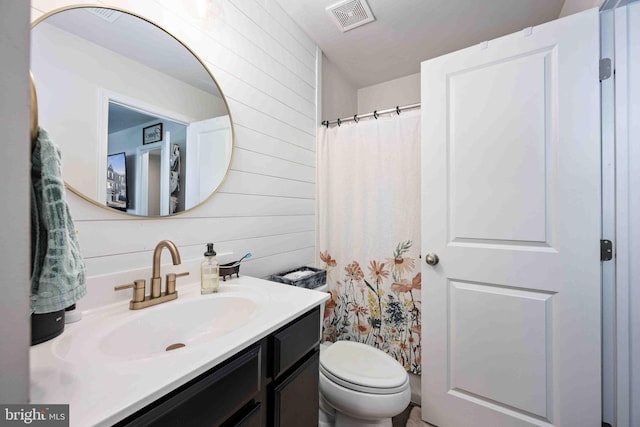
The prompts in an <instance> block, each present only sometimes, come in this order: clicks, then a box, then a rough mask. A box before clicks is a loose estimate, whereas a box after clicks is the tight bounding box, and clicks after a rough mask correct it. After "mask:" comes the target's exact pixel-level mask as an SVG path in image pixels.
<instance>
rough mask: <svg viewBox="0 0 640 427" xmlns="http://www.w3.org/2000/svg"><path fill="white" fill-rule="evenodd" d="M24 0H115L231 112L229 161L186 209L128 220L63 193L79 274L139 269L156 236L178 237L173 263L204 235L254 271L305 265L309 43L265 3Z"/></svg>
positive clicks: (310, 200)
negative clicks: (162, 35) (188, 52)
mask: <svg viewBox="0 0 640 427" xmlns="http://www.w3.org/2000/svg"><path fill="white" fill-rule="evenodd" d="M31 3H32V8H31V13H32V17H31V18H32V21H33V20H35V19H37V18H38V17H40V16H41V15H43V14H44V13H47V12H50V11H52V10H54V9H57V8H59V7H64V6H68V5H71V4H82V3H85V4H94V5H95V4H103V5H105V6H115V7H119V8H123V9H126V10H130V11H132V12H134V13H136V14H138V15H141V16H144V17H145V18H147V19H149V20H151V21H152V22H155V23H157V24H159V25H160V26H162V27H164V28H165V29H166V30H167V31H169V32H170V33H171V34H173V35H174V36H175V37H177V38H178V39H180V40H181V41H183V42H184V43H185V44H186V45H188V46H189V47H190V48H191V49H192V50H193V51H194V52H195V53H196V54H197V55H198V56H199V57H200V59H201V60H202V61H203V62H205V64H206V66H207V67H208V68H209V70H210V71H211V73H212V74H213V75H214V76H215V78H216V80H217V81H218V84H219V85H220V87H221V88H222V91H223V92H224V94H225V96H226V98H227V102H228V103H229V106H230V109H231V115H232V119H233V122H234V130H235V148H234V154H233V160H232V164H231V171H230V172H229V174H228V176H227V179H226V181H225V183H224V184H223V185H222V187H221V188H220V190H219V191H218V193H217V194H216V195H214V196H213V197H212V198H210V199H209V200H208V201H206V202H205V203H204V204H202V205H200V206H198V207H196V208H195V209H193V210H192V211H190V212H187V213H185V214H181V215H178V216H175V217H172V218H165V219H139V218H136V217H131V216H125V215H120V214H117V213H114V212H109V211H107V210H103V209H100V208H98V207H96V206H94V205H92V204H90V203H88V202H86V201H84V200H83V199H81V198H80V197H78V196H76V195H75V194H72V193H71V192H68V195H67V199H68V201H69V204H70V206H71V210H72V215H73V217H74V220H75V224H76V228H77V230H78V237H79V241H80V245H81V249H82V253H83V257H84V259H85V261H86V265H87V271H88V274H89V276H96V275H102V274H108V273H113V272H117V271H125V270H130V269H137V268H145V267H150V265H151V259H152V251H153V248H154V247H155V245H156V243H157V242H158V241H159V240H162V239H170V240H172V241H173V242H174V243H176V245H178V247H179V249H180V252H181V255H182V259H183V262H185V261H189V260H195V259H202V253H203V252H204V249H205V244H206V243H207V242H215V244H216V250H217V251H218V252H219V253H229V252H233V253H234V254H233V255H230V256H227V258H228V260H232V259H236V258H239V257H240V256H242V255H244V254H245V253H246V252H251V253H252V254H253V257H252V258H251V260H250V261H248V262H247V263H246V264H245V265H244V266H243V268H242V272H244V273H245V274H249V275H252V276H256V277H265V276H268V275H270V274H273V273H276V272H279V271H283V270H286V269H289V268H294V267H297V266H300V265H313V264H314V263H315V252H316V248H315V227H316V218H315V203H316V200H315V198H316V191H315V179H316V171H315V164H316V160H315V146H316V144H315V141H316V139H315V133H316V124H315V123H316V111H317V109H316V108H317V107H316V51H317V48H316V45H315V43H314V42H313V41H312V40H311V39H310V38H309V37H308V36H307V35H306V34H305V33H304V32H303V31H302V30H301V29H300V28H299V27H298V26H297V25H296V24H295V23H294V22H293V21H292V20H291V19H290V18H289V16H288V15H286V13H285V12H284V11H283V10H282V9H281V8H280V6H279V5H278V4H277V3H276V2H275V1H273V0H205V1H198V0H181V1H175V0H111V1H103V0H98V1H96V0H93V1H91V2H85V1H78V0H73V1H70V0H32V2H31ZM201 5H206V6H207V7H208V9H206V12H205V13H206V16H201V15H199V10H201V9H199V8H198V6H201ZM150 48H151V49H152V48H153V47H150ZM36 84H37V82H36ZM54 138H55V136H54ZM63 154H64V153H63ZM63 173H64V171H63ZM163 261H165V262H166V261H168V257H167V258H166V259H165V258H163ZM221 261H224V257H223V259H222V260H221Z"/></svg>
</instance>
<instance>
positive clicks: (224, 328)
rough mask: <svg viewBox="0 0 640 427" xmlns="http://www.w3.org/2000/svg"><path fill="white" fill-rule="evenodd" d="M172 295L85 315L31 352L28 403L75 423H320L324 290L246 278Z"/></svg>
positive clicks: (191, 287)
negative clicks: (51, 408) (52, 408)
mask: <svg viewBox="0 0 640 427" xmlns="http://www.w3.org/2000/svg"><path fill="white" fill-rule="evenodd" d="M178 290H179V293H180V296H179V298H178V299H177V300H175V301H171V302H169V303H165V304H160V305H158V306H155V307H150V308H146V309H144V310H129V308H128V306H127V304H123V303H118V304H112V305H110V306H107V307H101V308H99V309H96V310H91V311H88V312H85V313H84V317H83V319H82V320H81V321H80V322H77V323H74V324H70V325H67V328H65V332H64V333H63V334H62V335H60V336H59V337H57V338H55V339H53V340H51V341H47V342H45V343H42V344H39V345H37V346H34V347H32V348H31V403H46V404H53V403H64V404H69V405H70V423H71V424H70V425H71V426H78V427H80V426H82V427H85V426H111V425H118V426H142V425H145V426H146V425H151V426H164V425H178V424H184V425H221V426H222V425H224V426H226V425H229V426H271V425H274V426H306V425H316V424H317V417H318V362H319V340H320V336H319V324H320V304H322V302H324V301H325V300H326V299H327V298H328V295H327V294H326V293H322V292H316V291H310V290H307V289H300V288H296V287H293V286H287V285H283V284H279V283H274V282H269V281H265V280H261V279H256V278H252V277H245V276H243V277H240V278H235V279H232V280H230V281H228V282H225V283H224V284H222V285H221V287H220V290H219V292H218V293H216V294H212V295H200V291H199V284H198V283H192V284H187V285H183V286H180V287H179V289H178ZM176 344H178V345H176ZM169 347H172V348H173V349H169Z"/></svg>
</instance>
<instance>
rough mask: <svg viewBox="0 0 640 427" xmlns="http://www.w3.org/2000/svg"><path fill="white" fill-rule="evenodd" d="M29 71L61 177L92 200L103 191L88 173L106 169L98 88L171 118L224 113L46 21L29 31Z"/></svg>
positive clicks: (218, 105) (188, 89)
mask: <svg viewBox="0 0 640 427" xmlns="http://www.w3.org/2000/svg"><path fill="white" fill-rule="evenodd" d="M34 4H35V2H34ZM87 58H91V60H87ZM105 64H109V65H108V67H107V66H105ZM31 69H32V71H33V74H34V78H35V81H36V85H37V87H38V93H39V100H38V106H39V109H40V116H41V117H42V120H41V121H42V127H43V128H45V129H47V131H48V132H49V134H50V136H51V138H52V139H53V141H54V142H55V143H56V144H58V145H59V146H60V148H61V150H62V153H63V156H62V167H63V173H64V177H65V180H66V181H67V182H68V183H70V184H71V185H72V186H73V187H74V188H76V189H77V190H79V191H80V192H81V193H83V194H84V195H87V196H89V197H91V198H93V199H94V200H102V199H103V197H104V189H103V188H100V185H99V184H100V183H101V181H99V180H98V177H97V174H96V173H94V174H91V173H87V171H97V170H100V171H104V170H106V166H105V165H106V163H103V164H100V160H103V161H104V160H105V159H104V157H105V156H104V154H105V153H106V149H105V147H102V151H101V149H100V146H101V145H104V143H105V140H104V139H102V138H99V137H98V135H99V133H100V132H104V128H103V127H102V126H100V124H101V121H100V120H101V118H102V117H103V116H104V115H103V110H102V108H103V107H104V106H103V105H101V103H102V102H104V100H103V99H102V93H103V92H102V91H104V90H107V91H109V92H111V93H115V94H120V95H126V96H127V97H130V98H133V99H135V100H136V101H140V102H142V103H143V104H148V105H149V106H154V107H156V108H157V109H156V110H155V111H153V112H156V113H159V112H164V111H167V112H178V113H181V116H180V117H175V118H179V119H183V120H187V121H197V120H204V119H207V118H211V117H215V116H219V115H224V114H226V110H225V107H224V103H223V102H222V101H221V100H219V98H217V97H214V96H211V95H210V94H208V93H206V92H204V91H202V90H200V89H197V88H195V87H193V86H190V85H188V84H186V83H184V82H181V81H178V80H176V79H174V78H172V77H169V76H167V75H165V74H163V73H160V72H158V71H157V70H154V69H151V68H148V67H146V66H143V65H141V64H140V63H138V62H135V61H132V60H130V59H128V58H125V57H124V56H122V55H119V54H117V53H115V52H113V51H111V50H108V49H105V48H102V47H100V46H98V45H95V44H93V43H90V42H87V41H86V40H84V39H82V38H80V37H77V36H75V35H72V34H70V33H68V32H66V31H62V30H60V29H58V28H57V27H54V26H53V25H49V24H47V23H46V22H41V23H39V24H38V25H37V26H36V29H35V30H34V31H33V38H32V54H31ZM158 88H162V90H158ZM101 173H104V172H101Z"/></svg>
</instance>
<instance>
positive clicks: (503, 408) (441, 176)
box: [422, 9, 601, 427]
mask: <svg viewBox="0 0 640 427" xmlns="http://www.w3.org/2000/svg"><path fill="white" fill-rule="evenodd" d="M598 38H599V35H598V13H597V11H596V10H595V9H593V10H589V11H586V12H583V13H580V14H577V15H573V16H569V17H567V18H564V19H561V20H557V21H553V22H549V23H547V24H543V25H540V26H537V27H534V28H532V29H528V30H524V31H522V32H519V33H516V34H512V35H509V36H505V37H502V38H499V39H496V40H493V41H490V42H488V43H483V44H480V45H478V46H473V47H470V48H468V49H464V50H462V51H459V52H455V53H452V54H449V55H445V56H442V57H439V58H436V59H433V60H429V61H425V62H423V63H422V114H423V115H422V123H423V134H422V141H423V143H422V164H423V174H422V185H423V187H422V188H423V195H422V203H423V207H422V212H423V218H422V230H423V236H422V237H423V238H422V254H423V257H422V260H423V261H424V260H425V258H426V257H425V255H426V254H428V253H434V254H437V256H438V257H439V263H438V264H437V265H434V266H431V265H427V264H426V263H425V262H423V263H422V266H423V267H422V273H423V296H422V301H423V310H422V313H423V331H424V332H423V341H422V348H423V356H422V360H423V362H422V363H423V374H422V384H423V385H422V404H423V407H422V414H423V418H424V419H425V420H426V421H428V422H430V423H432V424H435V425H438V426H440V427H455V426H473V427H475V426H478V427H496V426H576V427H589V426H592V427H596V426H599V425H600V422H601V416H600V414H601V401H600V396H601V391H600V390H601V389H600V372H601V368H600V262H599V257H600V253H599V239H600V124H599V123H600V122H599V81H598V59H599V41H598Z"/></svg>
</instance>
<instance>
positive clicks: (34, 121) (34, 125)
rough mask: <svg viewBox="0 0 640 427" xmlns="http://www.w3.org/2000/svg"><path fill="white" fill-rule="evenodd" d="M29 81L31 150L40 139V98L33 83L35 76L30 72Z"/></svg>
mask: <svg viewBox="0 0 640 427" xmlns="http://www.w3.org/2000/svg"><path fill="white" fill-rule="evenodd" d="M29 81H30V85H31V132H30V136H31V149H32V150H33V146H34V144H35V142H36V139H38V96H37V95H36V85H35V83H34V81H33V74H31V71H29Z"/></svg>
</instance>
